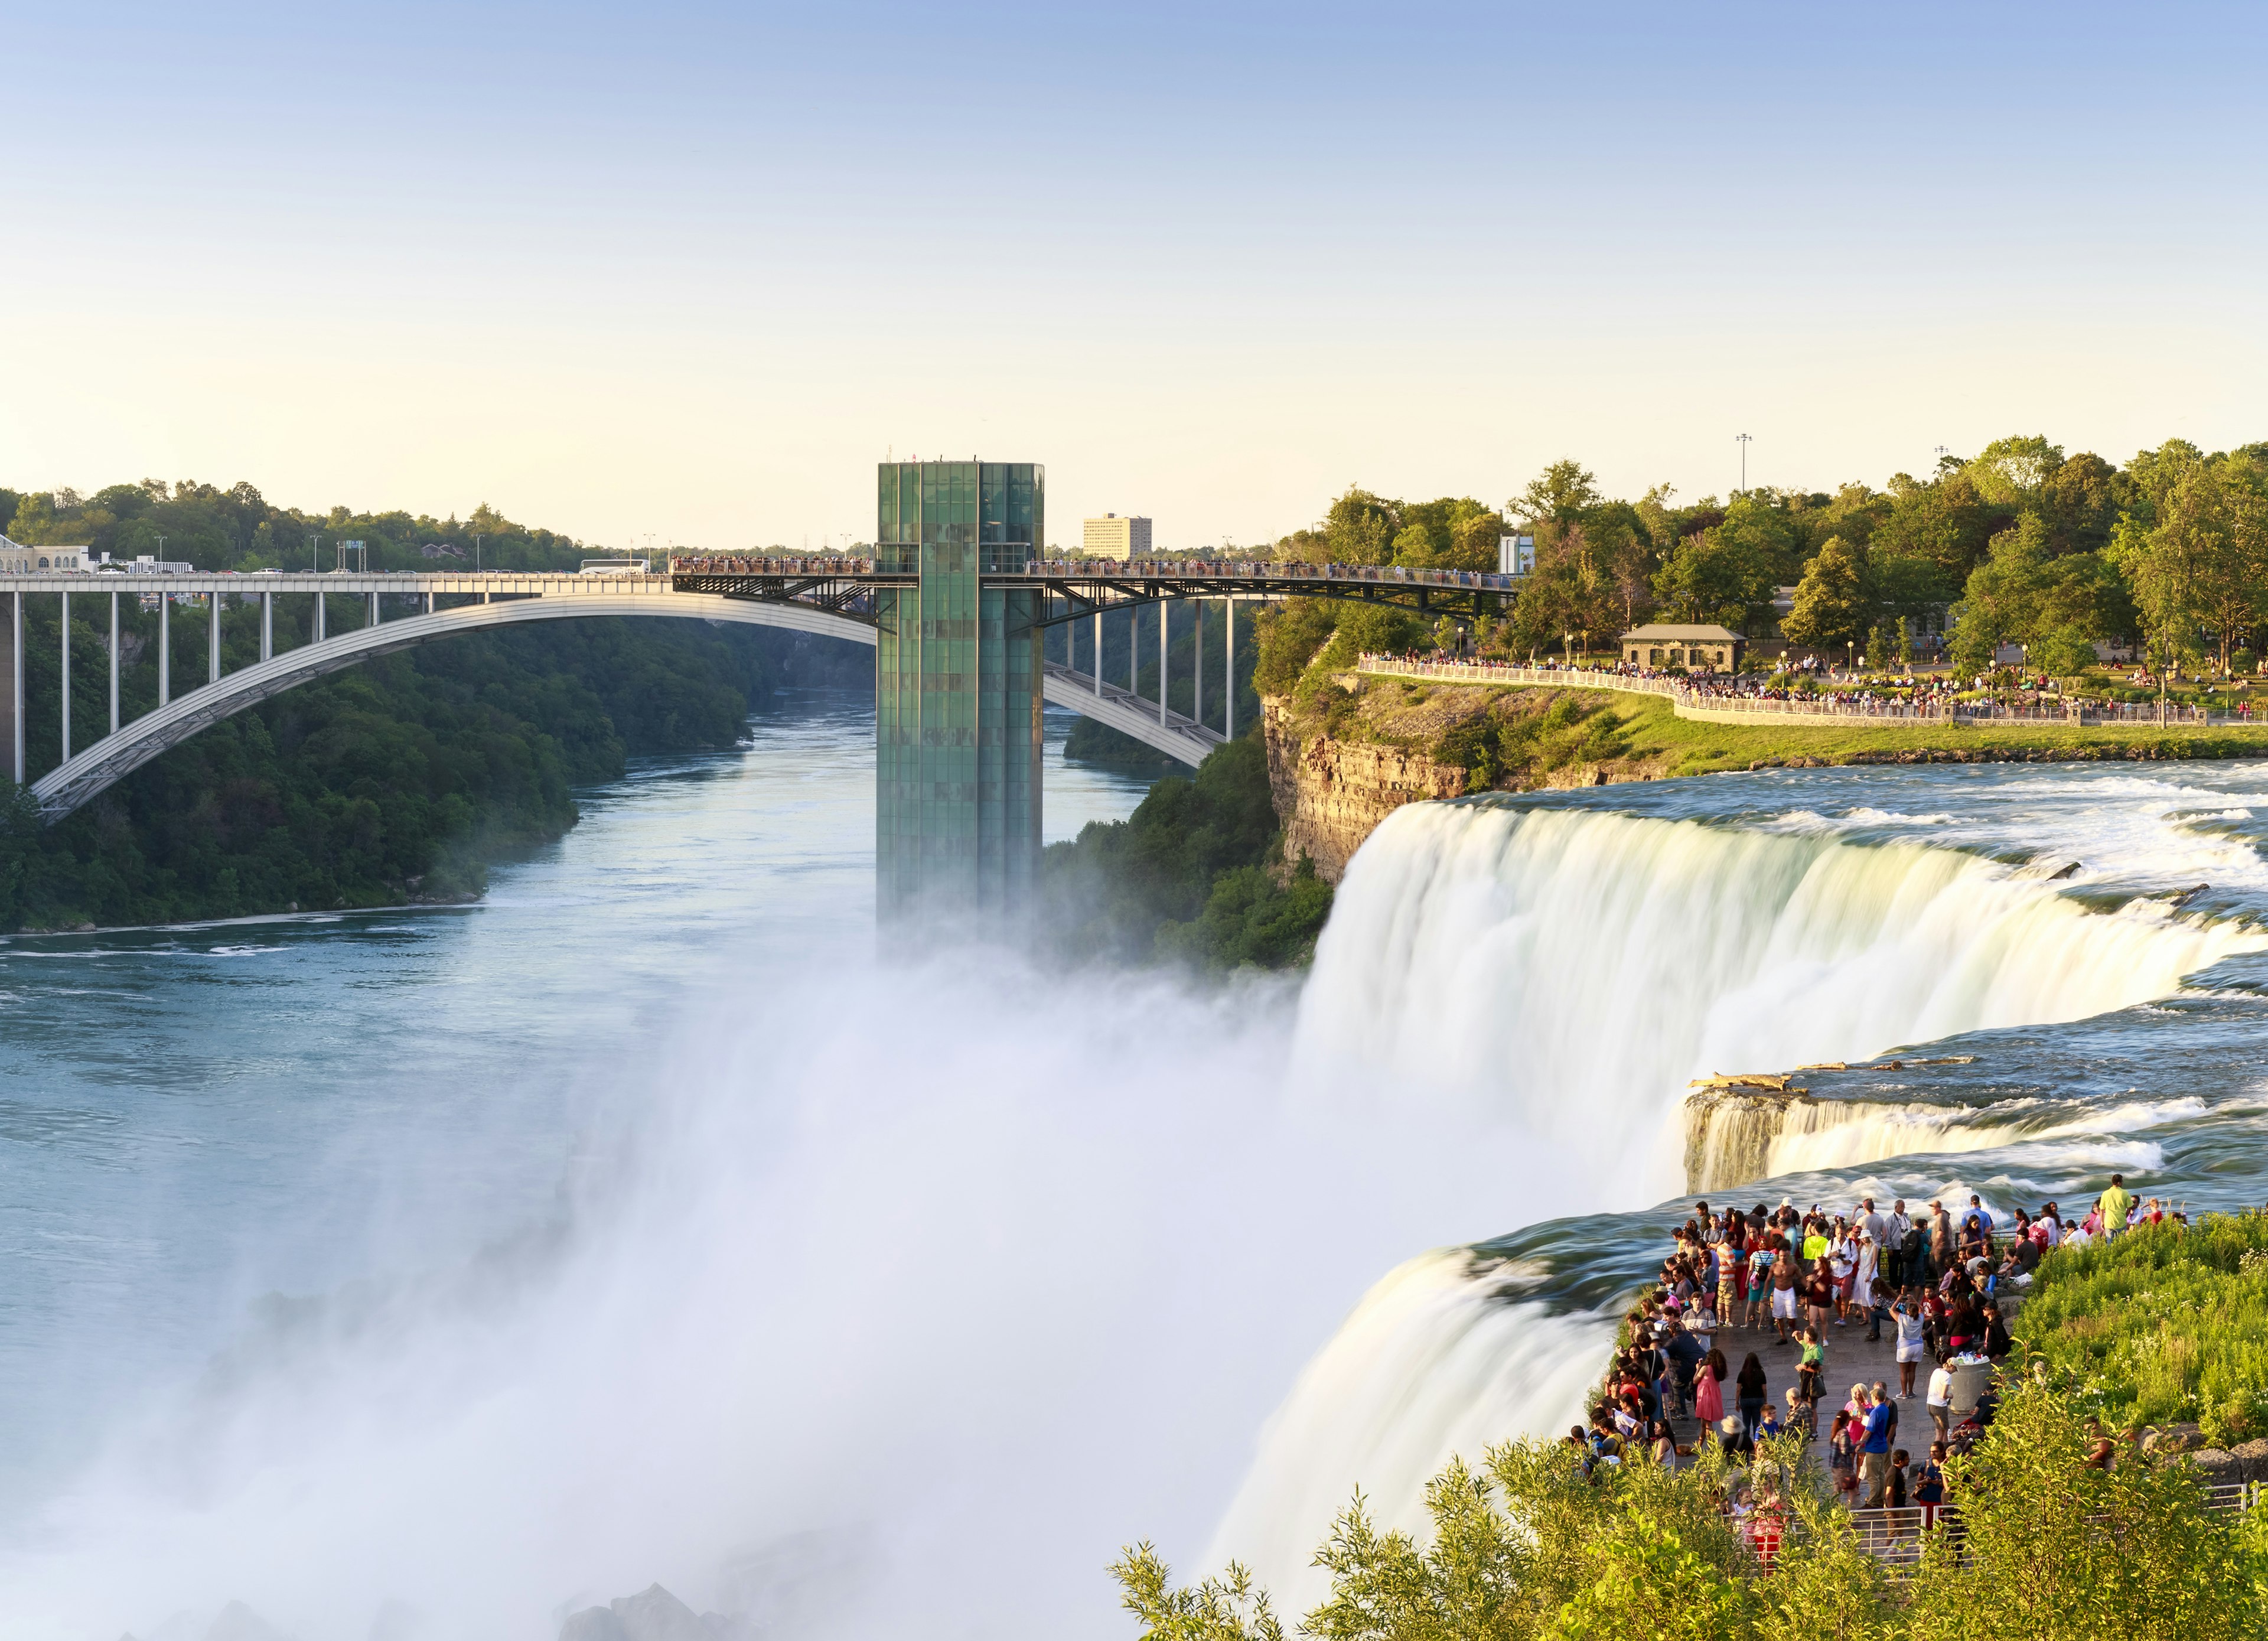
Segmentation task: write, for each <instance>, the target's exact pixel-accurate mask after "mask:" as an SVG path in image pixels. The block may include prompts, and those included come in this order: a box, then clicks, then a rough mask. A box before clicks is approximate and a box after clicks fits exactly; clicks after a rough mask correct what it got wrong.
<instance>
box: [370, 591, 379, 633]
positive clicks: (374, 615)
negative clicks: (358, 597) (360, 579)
mask: <svg viewBox="0 0 2268 1641" xmlns="http://www.w3.org/2000/svg"><path fill="white" fill-rule="evenodd" d="M370 624H371V625H372V626H373V627H375V626H377V625H378V594H377V593H375V592H373V593H372V594H371V595H370Z"/></svg>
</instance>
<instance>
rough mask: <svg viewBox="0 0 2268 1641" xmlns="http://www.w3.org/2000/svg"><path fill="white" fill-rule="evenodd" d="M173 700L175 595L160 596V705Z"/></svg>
mask: <svg viewBox="0 0 2268 1641" xmlns="http://www.w3.org/2000/svg"><path fill="white" fill-rule="evenodd" d="M172 700H173V594H172V593H170V592H160V593H159V594H158V705H159V706H161V707H162V706H165V705H166V704H167V703H170V702H171V701H172Z"/></svg>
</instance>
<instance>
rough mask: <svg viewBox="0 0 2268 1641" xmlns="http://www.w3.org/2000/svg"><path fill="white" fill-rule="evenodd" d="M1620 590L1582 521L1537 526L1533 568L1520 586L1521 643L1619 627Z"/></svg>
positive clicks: (1516, 615)
mask: <svg viewBox="0 0 2268 1641" xmlns="http://www.w3.org/2000/svg"><path fill="white" fill-rule="evenodd" d="M1621 605H1622V590H1621V588H1620V586H1619V585H1617V583H1616V578H1615V576H1614V565H1613V561H1612V560H1611V559H1610V558H1609V556H1608V555H1606V554H1604V553H1602V552H1601V551H1599V550H1598V549H1597V548H1596V547H1595V546H1594V544H1593V542H1592V540H1591V535H1590V532H1589V531H1587V529H1585V528H1584V526H1582V525H1581V524H1580V523H1577V524H1554V523H1549V522H1547V523H1543V524H1539V525H1537V526H1535V569H1534V570H1532V571H1530V572H1529V574H1528V578H1527V580H1526V581H1525V583H1524V584H1523V585H1521V590H1520V601H1519V603H1518V604H1517V605H1516V606H1515V607H1514V608H1513V623H1514V625H1515V626H1516V627H1517V629H1518V637H1519V641H1520V642H1521V643H1523V644H1527V645H1528V646H1529V647H1530V648H1534V649H1543V648H1546V647H1549V646H1550V645H1552V644H1558V643H1560V642H1561V641H1562V640H1563V639H1566V638H1569V637H1572V638H1574V639H1575V640H1577V641H1578V642H1579V643H1587V642H1588V639H1589V637H1591V636H1592V635H1594V634H1597V635H1604V634H1606V633H1608V632H1611V631H1619V630H1620V627H1619V624H1618V623H1619V619H1620V614H1621Z"/></svg>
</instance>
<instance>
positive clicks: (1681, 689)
mask: <svg viewBox="0 0 2268 1641" xmlns="http://www.w3.org/2000/svg"><path fill="white" fill-rule="evenodd" d="M1356 670H1357V671H1359V672H1364V673H1377V674H1380V675H1381V676H1385V677H1394V678H1427V679H1435V680H1439V681H1441V682H1444V683H1470V684H1543V685H1548V686H1550V687H1552V688H1560V689H1618V690H1623V691H1626V692H1629V693H1631V694H1637V695H1667V696H1668V697H1669V698H1670V700H1671V701H1672V702H1673V703H1675V707H1676V710H1677V714H1678V716H1679V717H1691V716H1693V715H1694V714H1696V713H1703V712H1706V713H1711V714H1737V715H1738V716H1740V717H1756V718H1763V719H1771V718H1783V719H1785V718H1797V719H1810V720H1813V721H1818V720H1823V719H1824V720H1828V721H1831V722H1836V723H1846V724H1886V723H1890V724H1896V723H1905V724H1914V723H1922V724H1985V723H1992V724H2061V725H2080V726H2084V725H2100V724H2147V725H2153V726H2165V727H2169V728H2170V727H2175V726H2182V727H2188V728H2205V727H2207V726H2210V725H2229V724H2250V723H2256V722H2261V721H2264V720H2268V713H2263V714H2262V715H2260V716H2259V717H2254V716H2253V715H2250V714H2248V713H2242V712H2213V711H2211V710H2207V709H2206V708H2204V707H2190V706H2178V705H2175V704H2173V703H2164V704H2163V705H2161V704H2159V703H2149V704H2147V705H2139V706H2137V705H2128V704H2125V703H2112V702H2092V701H2088V702H2082V701H2080V700H2077V699H2073V700H2069V701H2065V702H2062V703H2058V704H2057V705H2054V706H2044V705H2043V706H2038V707H2021V706H2014V705H2010V704H2008V703H2004V702H1998V701H1953V700H1942V701H1931V702H1925V703H1912V702H1904V701H1852V700H1834V699H1830V700H1827V701H1805V700H1780V699H1778V698H1777V697H1774V696H1769V695H1747V694H1743V693H1741V692H1738V691H1734V690H1730V689H1727V690H1719V689H1716V688H1711V687H1708V686H1706V685H1703V686H1695V685H1693V684H1691V683H1689V682H1687V681H1684V680H1683V679H1677V678H1667V677H1659V676H1657V677H1646V676H1643V675H1638V674H1633V673H1612V672H1608V671H1606V670H1604V669H1603V668H1596V667H1582V666H1509V665H1499V664H1498V663H1495V662H1491V661H1417V660H1400V659H1395V658H1394V657H1391V656H1373V655H1366V656H1364V657H1362V658H1361V659H1359V661H1358V662H1357V663H1356Z"/></svg>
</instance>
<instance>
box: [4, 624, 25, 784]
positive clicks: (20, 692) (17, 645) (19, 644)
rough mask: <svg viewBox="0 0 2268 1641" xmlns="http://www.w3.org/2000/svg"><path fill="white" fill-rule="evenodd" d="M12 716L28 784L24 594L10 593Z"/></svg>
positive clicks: (19, 765)
mask: <svg viewBox="0 0 2268 1641" xmlns="http://www.w3.org/2000/svg"><path fill="white" fill-rule="evenodd" d="M8 604H9V614H8V671H7V679H8V719H9V724H10V726H11V730H12V731H13V739H14V740H15V743H16V763H15V769H16V784H17V785H18V786H21V785H22V784H24V595H23V594H22V593H20V592H11V593H10V594H9V595H8Z"/></svg>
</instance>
